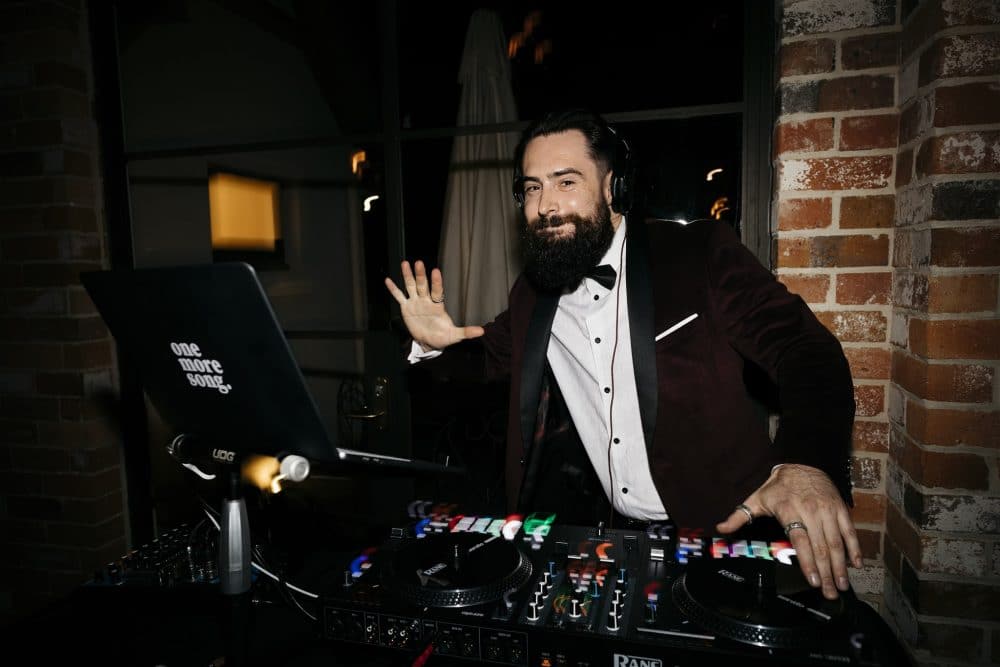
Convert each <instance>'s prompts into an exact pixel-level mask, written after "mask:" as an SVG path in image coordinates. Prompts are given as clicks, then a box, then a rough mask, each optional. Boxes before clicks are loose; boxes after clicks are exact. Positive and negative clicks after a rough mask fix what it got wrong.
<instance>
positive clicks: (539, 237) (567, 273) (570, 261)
mask: <svg viewBox="0 0 1000 667" xmlns="http://www.w3.org/2000/svg"><path fill="white" fill-rule="evenodd" d="M564 223H570V224H572V225H573V226H574V228H575V229H574V233H573V235H572V236H569V237H567V238H556V237H553V236H551V235H550V234H549V233H547V232H541V231H540V230H542V229H544V228H546V227H556V226H558V225H560V224H564ZM614 235H615V230H614V228H613V227H612V226H611V212H610V211H609V210H608V206H607V204H605V203H603V202H599V203H598V205H597V206H596V207H595V210H594V213H593V215H592V216H590V217H583V216H581V215H577V214H569V215H560V216H549V217H547V218H539V219H538V221H537V222H536V223H535V224H534V225H528V222H527V220H522V221H521V250H522V252H523V253H524V274H525V275H526V276H527V277H528V280H530V281H531V283H532V284H533V285H534V286H535V287H536V288H538V289H539V290H541V291H543V292H556V293H561V292H563V291H564V290H573V289H576V286H577V285H579V284H580V281H581V280H583V277H584V276H585V275H586V274H587V272H588V271H590V269H592V268H594V267H595V266H597V263H598V262H599V261H601V258H602V257H604V253H606V252H607V251H608V248H610V247H611V240H612V239H613V238H614Z"/></svg>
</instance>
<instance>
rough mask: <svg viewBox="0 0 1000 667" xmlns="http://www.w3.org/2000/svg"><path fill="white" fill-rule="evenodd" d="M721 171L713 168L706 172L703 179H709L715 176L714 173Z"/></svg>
mask: <svg viewBox="0 0 1000 667" xmlns="http://www.w3.org/2000/svg"><path fill="white" fill-rule="evenodd" d="M721 173H722V169H713V170H712V171H710V172H708V174H706V175H705V180H706V181H710V180H712V179H713V178H714V177H715V175H716V174H721Z"/></svg>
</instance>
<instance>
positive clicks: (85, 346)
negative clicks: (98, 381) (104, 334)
mask: <svg viewBox="0 0 1000 667" xmlns="http://www.w3.org/2000/svg"><path fill="white" fill-rule="evenodd" d="M63 351H64V354H65V359H66V368H67V369H74V370H87V369H93V368H107V367H109V366H110V365H111V361H112V355H111V341H110V340H107V339H105V340H97V341H90V342H86V343H68V344H66V345H64V346H63Z"/></svg>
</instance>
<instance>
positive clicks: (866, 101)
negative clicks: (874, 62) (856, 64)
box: [817, 76, 895, 111]
mask: <svg viewBox="0 0 1000 667" xmlns="http://www.w3.org/2000/svg"><path fill="white" fill-rule="evenodd" d="M894 88H895V77H893V76H846V77H841V78H838V79H824V80H822V81H820V84H819V106H818V108H817V111H858V110H861V109H879V108H882V107H891V106H894V104H895V90H894Z"/></svg>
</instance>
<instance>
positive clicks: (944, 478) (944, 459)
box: [898, 444, 990, 565]
mask: <svg viewBox="0 0 1000 667" xmlns="http://www.w3.org/2000/svg"><path fill="white" fill-rule="evenodd" d="M898 460H899V465H900V467H901V468H902V469H903V470H904V471H905V472H906V474H907V475H909V476H910V479H912V480H913V481H914V483H915V484H919V485H921V486H929V487H934V488H944V489H948V490H949V491H953V490H957V489H968V490H973V491H976V490H987V489H989V474H990V471H989V466H987V464H986V460H985V459H984V458H983V457H982V456H978V455H976V454H968V453H964V452H936V451H928V450H925V449H923V448H922V447H919V446H917V445H915V444H907V445H906V446H905V447H904V448H903V452H902V456H900V457H899V459H898ZM908 555H909V554H908ZM916 556H917V560H915V561H913V563H914V565H919V564H920V563H921V560H920V552H919V550H918V552H917V554H916Z"/></svg>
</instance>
